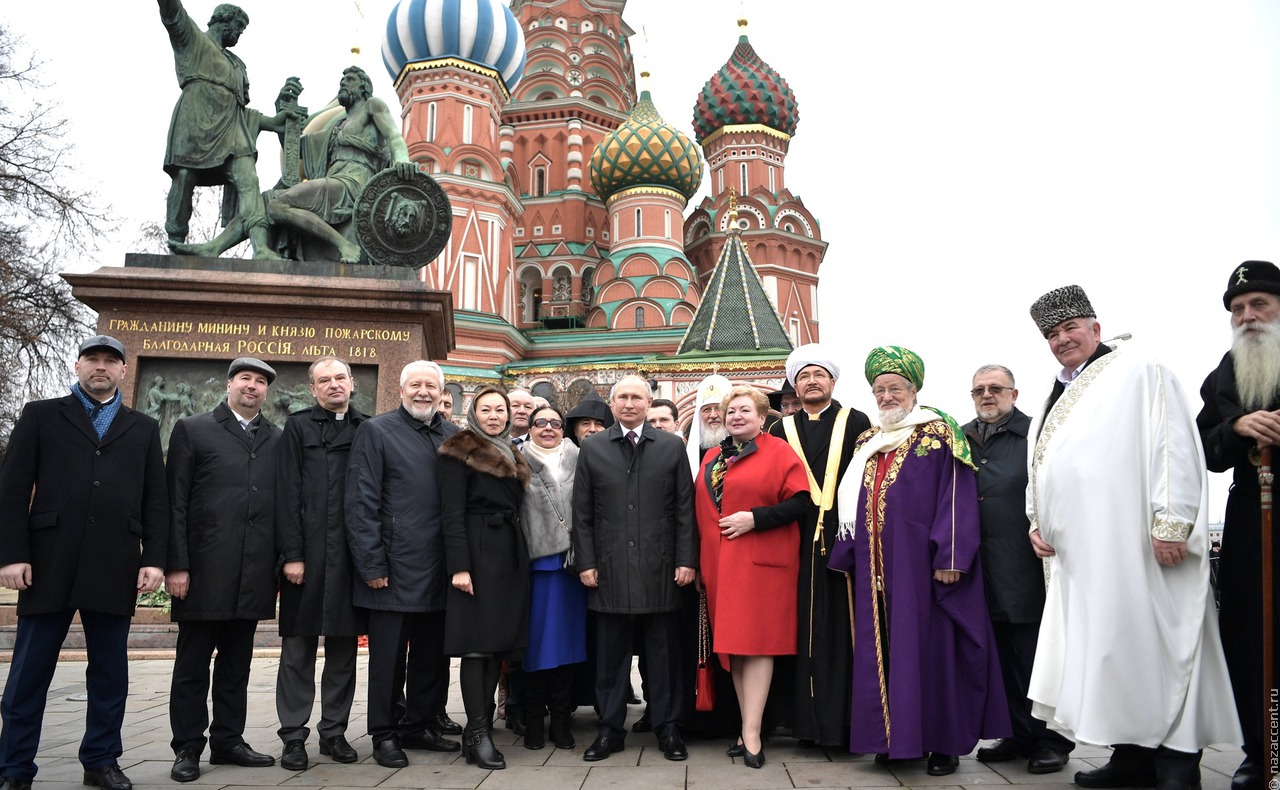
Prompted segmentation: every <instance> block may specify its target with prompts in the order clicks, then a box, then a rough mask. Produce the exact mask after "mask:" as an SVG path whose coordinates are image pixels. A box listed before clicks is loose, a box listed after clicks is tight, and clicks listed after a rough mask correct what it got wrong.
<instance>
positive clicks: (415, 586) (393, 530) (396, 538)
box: [345, 406, 458, 612]
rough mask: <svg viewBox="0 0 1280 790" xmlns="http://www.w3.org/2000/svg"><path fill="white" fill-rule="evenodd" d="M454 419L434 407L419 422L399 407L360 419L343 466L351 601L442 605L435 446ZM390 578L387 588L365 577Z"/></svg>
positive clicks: (385, 607)
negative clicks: (425, 421)
mask: <svg viewBox="0 0 1280 790" xmlns="http://www.w3.org/2000/svg"><path fill="white" fill-rule="evenodd" d="M457 432H458V426H456V425H454V424H453V423H451V422H449V421H447V420H445V419H444V418H443V417H441V416H440V415H439V414H438V413H437V414H435V415H433V416H432V418H431V422H430V423H429V424H426V425H424V424H423V423H421V422H419V421H418V420H415V419H414V418H413V417H411V416H410V415H409V412H407V411H405V409H404V407H403V406H401V407H399V408H397V409H396V410H395V411H392V412H387V413H386V414H379V415H378V416H377V417H374V418H372V419H370V420H366V421H365V422H364V424H363V425H361V426H360V429H359V430H357V431H356V438H355V441H354V442H353V443H352V445H351V459H350V461H349V462H348V465H347V495H346V502H345V509H346V514H347V544H348V545H349V546H350V548H351V562H352V566H353V568H354V570H355V578H354V579H353V580H352V594H351V600H352V603H353V604H355V605H356V606H360V607H363V608H365V609H376V610H379V611H392V612H438V611H442V610H443V609H444V600H445V582H446V579H445V568H444V533H443V532H442V531H441V521H440V492H439V488H438V487H437V486H436V466H437V464H436V462H437V452H438V451H439V449H440V445H441V444H443V443H444V440H445V439H447V438H449V437H450V436H452V435H453V434H455V433H457ZM383 577H387V578H389V583H388V585H387V586H386V587H382V588H380V589H377V590H375V589H373V588H371V587H369V585H368V584H366V582H368V581H370V580H372V579H381V578H383Z"/></svg>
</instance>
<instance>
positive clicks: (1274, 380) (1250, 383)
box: [1231, 321, 1280, 411]
mask: <svg viewBox="0 0 1280 790" xmlns="http://www.w3.org/2000/svg"><path fill="white" fill-rule="evenodd" d="M1249 329H1253V330H1257V331H1254V332H1246V330H1249ZM1233 335H1234V337H1233V339H1232V341H1231V357H1232V359H1233V360H1234V362H1235V369H1236V391H1237V392H1239V393H1240V405H1241V406H1243V407H1244V408H1245V409H1247V410H1249V411H1255V410H1257V409H1262V408H1266V407H1267V406H1269V405H1271V404H1273V403H1275V401H1276V399H1277V396H1278V395H1280V324H1278V323H1270V324H1267V323H1262V322H1259V321H1252V322H1250V323H1248V324H1242V325H1240V326H1238V327H1236V328H1235V330H1234V332H1233Z"/></svg>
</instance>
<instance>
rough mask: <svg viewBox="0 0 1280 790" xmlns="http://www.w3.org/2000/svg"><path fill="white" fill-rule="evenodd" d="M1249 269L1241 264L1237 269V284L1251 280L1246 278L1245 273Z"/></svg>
mask: <svg viewBox="0 0 1280 790" xmlns="http://www.w3.org/2000/svg"><path fill="white" fill-rule="evenodd" d="M1247 271H1249V269H1248V268H1246V267H1244V266H1241V267H1240V268H1239V269H1236V285H1239V284H1240V283H1247V282H1249V281H1248V280H1246V279H1245V278H1244V273H1245V272H1247Z"/></svg>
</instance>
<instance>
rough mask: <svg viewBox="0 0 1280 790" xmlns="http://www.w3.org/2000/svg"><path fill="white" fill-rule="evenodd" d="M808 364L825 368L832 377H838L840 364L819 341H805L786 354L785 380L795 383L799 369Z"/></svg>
mask: <svg viewBox="0 0 1280 790" xmlns="http://www.w3.org/2000/svg"><path fill="white" fill-rule="evenodd" d="M810 365H817V366H818V367H821V368H826V370H827V372H828V373H830V374H831V378H833V379H838V378H840V366H839V365H837V364H836V363H835V361H834V359H833V357H832V356H831V355H830V354H829V353H827V349H825V348H823V347H822V344H821V343H806V344H805V345H803V346H798V347H797V348H796V350H795V351H792V352H791V353H790V354H788V355H787V381H789V382H791V386H793V387H794V386H795V385H796V376H797V375H798V374H799V373H800V371H801V370H803V369H804V368H807V367H808V366H810Z"/></svg>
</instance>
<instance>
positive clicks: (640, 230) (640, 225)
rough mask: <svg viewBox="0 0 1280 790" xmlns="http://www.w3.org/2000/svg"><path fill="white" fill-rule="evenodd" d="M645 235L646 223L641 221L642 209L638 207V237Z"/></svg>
mask: <svg viewBox="0 0 1280 790" xmlns="http://www.w3.org/2000/svg"><path fill="white" fill-rule="evenodd" d="M643 235H644V223H643V222H642V221H641V214H640V209H636V238H637V239H638V238H640V237H641V236H643Z"/></svg>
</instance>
